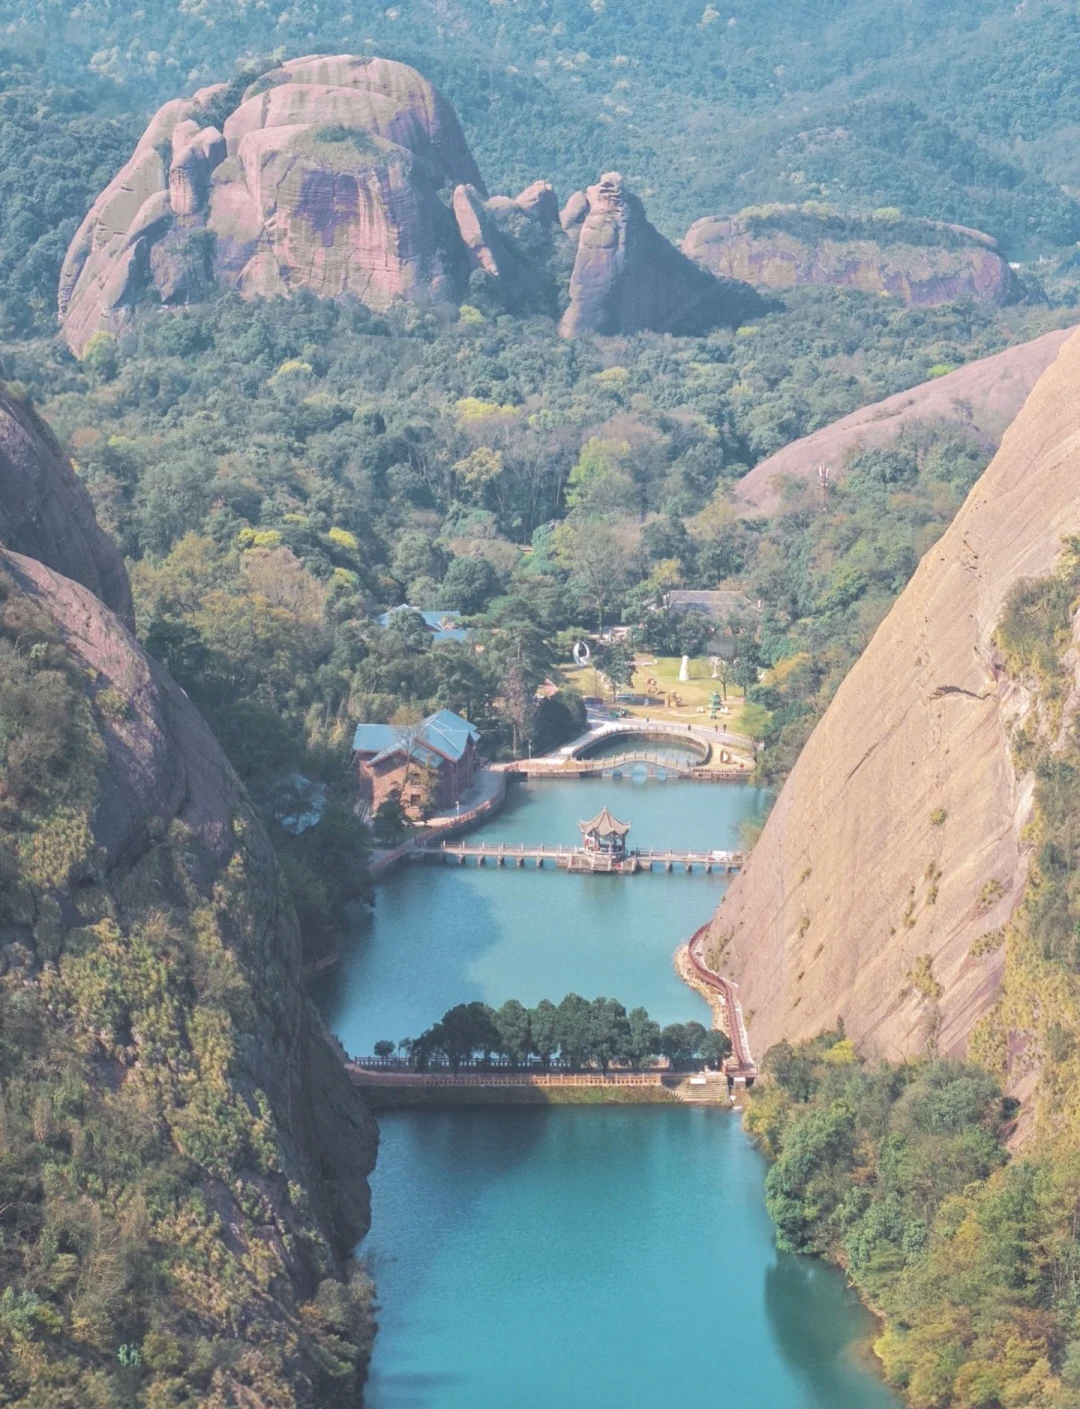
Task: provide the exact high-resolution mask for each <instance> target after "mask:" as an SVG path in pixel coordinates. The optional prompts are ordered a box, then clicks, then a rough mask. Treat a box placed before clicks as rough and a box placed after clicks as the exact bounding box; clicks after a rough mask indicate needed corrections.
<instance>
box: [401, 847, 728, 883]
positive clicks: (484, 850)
mask: <svg viewBox="0 0 1080 1409" xmlns="http://www.w3.org/2000/svg"><path fill="white" fill-rule="evenodd" d="M412 859H413V860H417V861H428V860H434V861H442V862H444V863H447V862H454V863H456V864H457V865H458V866H467V865H469V864H472V865H474V866H497V867H498V866H502V867H505V866H512V867H514V868H515V869H516V870H524V869H526V868H528V869H530V870H543V869H544V868H545V867H554V868H555V869H557V870H560V871H567V872H573V873H576V874H579V875H580V874H585V875H607V876H639V875H646V874H648V873H649V872H651V871H653V870H659V871H661V872H665V873H666V872H670V871H675V870H680V871H683V872H684V873H685V874H686V875H705V876H711V875H712V874H713V872H714V871H715V872H722V873H723V874H724V875H728V876H730V875H732V874H733V873H734V872H735V871H738V870H741V869H742V864H743V854H742V852H741V851H657V850H645V849H640V850H636V851H628V852H626V853H625V855H621V856H619V855H612V854H610V853H608V852H602V851H594V850H590V849H589V848H587V847H583V846H529V845H527V844H526V843H524V842H522V843H519V844H518V845H516V846H515V845H514V844H513V843H509V842H498V843H490V844H489V843H486V842H479V843H476V842H473V843H469V842H455V841H444V842H438V843H429V844H428V845H427V846H422V845H421V846H417V847H416V848H415V850H414V851H413V853H412Z"/></svg>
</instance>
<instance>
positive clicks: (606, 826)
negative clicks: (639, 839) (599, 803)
mask: <svg viewBox="0 0 1080 1409" xmlns="http://www.w3.org/2000/svg"><path fill="white" fill-rule="evenodd" d="M578 826H579V827H580V828H581V839H582V845H583V846H584V848H585V850H586V851H601V852H605V853H606V854H607V855H608V856H625V855H626V834H627V832H629V830H630V823H629V822H620V821H619V820H618V818H617V817H613V816H612V815H611V813H610V812H609V811H608V810H607V808H606V807H605V808H603V809H602V810H601V811H600V812H598V813H597V814H596V816H595V817H594V818H593V819H592V821H591V822H579V823H578Z"/></svg>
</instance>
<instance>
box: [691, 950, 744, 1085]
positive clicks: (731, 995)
mask: <svg viewBox="0 0 1080 1409" xmlns="http://www.w3.org/2000/svg"><path fill="white" fill-rule="evenodd" d="M708 932H709V926H708V925H707V924H705V925H701V926H700V928H698V929H696V930H695V931H694V933H693V934H692V935H691V936H690V940H689V943H688V944H687V946H686V953H687V957H688V958H689V960H690V967H691V968H692V969H693V970H694V973H695V974H696V975H697V977H698V978H699V979H700V980H701V982H702V983H703V984H705V986H706V987H707V988H711V989H713V990H714V991H715V992H716V993H719V994H720V996H721V997H722V998H723V1000H724V1007H725V1009H726V1010H727V1015H728V1027H729V1029H730V1031H729V1033H728V1036H729V1037H730V1038H731V1051H732V1055H733V1056H734V1057H735V1060H736V1062H737V1063H738V1065H739V1067H740V1068H741V1069H742V1070H743V1071H746V1072H756V1070H757V1068H756V1067H755V1066H754V1059H753V1057H752V1056H751V1055H750V1040H749V1038H748V1037H747V1035H746V1025H745V1023H744V1022H743V1016H742V1007H741V1005H740V1003H739V1000H738V997H737V988H738V985H737V984H735V983H733V982H732V981H731V979H729V978H724V977H723V975H722V974H718V973H716V972H715V970H713V969H710V968H709V967H708V965H707V964H706V963H705V962H704V960H702V959H701V958H700V957H699V956H698V953H697V949H698V946H699V945H700V944H701V943H702V941H703V940H704V938H705V936H706V935H707V934H708Z"/></svg>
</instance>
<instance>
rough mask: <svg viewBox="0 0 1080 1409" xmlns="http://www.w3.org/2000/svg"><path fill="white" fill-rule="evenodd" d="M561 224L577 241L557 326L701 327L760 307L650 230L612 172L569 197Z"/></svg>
mask: <svg viewBox="0 0 1080 1409" xmlns="http://www.w3.org/2000/svg"><path fill="white" fill-rule="evenodd" d="M562 226H563V229H564V230H565V231H566V232H567V233H568V234H570V235H572V236H573V237H574V238H576V240H577V255H576V258H575V260H574V271H573V274H572V275H571V279H570V306H569V308H568V309H567V310H566V312H565V313H564V314H563V317H562V322H561V323H560V324H559V330H560V332H561V333H562V334H563V335H564V336H566V337H574V336H576V335H578V334H581V333H601V334H614V333H637V332H641V331H642V330H644V329H651V330H652V331H654V332H665V333H682V334H693V333H702V332H705V331H707V330H708V329H709V328H713V327H715V326H716V325H717V324H718V323H723V322H727V323H734V322H737V321H739V319H740V318H741V317H745V316H748V315H749V314H751V313H753V312H754V311H755V310H756V309H757V308H760V300H759V299H758V298H757V297H756V296H755V295H754V294H753V292H752V290H751V289H749V288H748V286H747V285H745V284H740V283H737V282H736V281H735V280H733V279H728V278H714V277H711V276H710V275H709V274H707V273H703V272H702V270H700V269H699V268H698V267H697V266H696V265H695V264H694V263H693V262H692V261H691V260H689V259H687V258H686V256H685V255H683V254H681V253H680V252H679V251H678V250H677V249H676V248H675V246H674V245H672V244H669V243H668V241H667V240H665V239H664V237H663V236H662V235H661V234H660V233H659V231H657V230H655V229H654V228H653V227H652V226H651V225H650V224H649V222H648V220H647V219H646V217H645V208H644V206H643V205H642V203H641V201H640V200H639V199H638V198H637V196H635V195H633V193H632V192H631V191H629V190H628V189H627V188H626V185H625V184H624V182H623V179H622V176H621V175H620V174H619V173H618V172H617V171H609V172H608V173H607V174H606V175H604V176H601V178H600V180H599V181H598V182H597V184H596V185H595V186H590V187H589V188H588V190H587V191H584V192H581V191H579V192H577V193H575V195H573V196H571V198H570V200H569V202H568V203H567V207H566V209H565V211H564V212H563V216H562Z"/></svg>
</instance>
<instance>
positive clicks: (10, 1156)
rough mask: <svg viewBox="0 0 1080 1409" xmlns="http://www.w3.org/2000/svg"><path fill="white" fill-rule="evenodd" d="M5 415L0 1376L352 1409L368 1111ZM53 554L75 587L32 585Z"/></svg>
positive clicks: (54, 577)
mask: <svg viewBox="0 0 1080 1409" xmlns="http://www.w3.org/2000/svg"><path fill="white" fill-rule="evenodd" d="M4 416H5V417H6V420H4V421H2V422H0V426H3V428H4V431H5V440H4V456H3V457H0V495H2V498H0V523H2V524H3V526H4V539H5V543H6V545H7V546H6V547H4V548H2V549H0V721H2V723H0V1030H2V1031H3V1032H4V1034H5V1042H4V1043H3V1045H2V1051H0V1074H2V1078H3V1081H2V1085H3V1098H2V1100H0V1115H2V1117H3V1130H4V1153H5V1165H4V1169H5V1173H4V1181H5V1182H4V1208H5V1210H6V1220H5V1238H4V1241H3V1246H2V1249H0V1280H2V1282H3V1284H4V1286H5V1287H7V1288H9V1289H10V1296H11V1297H14V1298H15V1302H14V1303H13V1304H16V1305H18V1306H19V1307H23V1308H24V1309H26V1316H27V1317H29V1318H30V1319H29V1321H27V1322H26V1326H29V1325H31V1323H32V1324H33V1325H34V1326H38V1325H39V1324H40V1327H41V1328H45V1327H47V1334H46V1333H45V1332H44V1331H42V1333H41V1335H42V1338H41V1339H40V1341H39V1343H37V1344H36V1345H35V1353H34V1354H33V1355H28V1354H27V1353H26V1349H25V1341H26V1339H27V1336H28V1335H29V1336H32V1335H33V1334H36V1333H35V1332H30V1331H27V1329H26V1326H23V1323H22V1322H19V1323H18V1325H16V1324H15V1323H14V1322H12V1321H11V1320H10V1318H9V1319H8V1320H6V1321H5V1322H4V1323H3V1325H2V1326H0V1381H2V1382H3V1383H4V1385H5V1388H6V1389H7V1390H8V1392H9V1394H11V1395H13V1396H14V1397H16V1398H19V1397H20V1396H22V1395H28V1396H29V1397H30V1398H33V1397H34V1396H35V1394H38V1393H42V1392H44V1390H43V1386H44V1385H45V1384H46V1383H47V1384H48V1386H49V1389H48V1393H49V1395H51V1396H53V1397H55V1396H57V1395H59V1396H61V1397H62V1398H64V1400H65V1402H71V1403H90V1402H93V1401H94V1400H95V1399H97V1400H101V1401H102V1402H104V1400H105V1399H108V1402H110V1403H119V1402H127V1399H126V1397H125V1396H127V1395H128V1393H129V1391H130V1392H132V1393H133V1390H131V1384H134V1381H135V1380H137V1381H138V1385H139V1390H140V1394H145V1395H146V1396H147V1398H148V1400H149V1399H154V1398H155V1396H166V1397H167V1398H168V1399H169V1402H181V1400H184V1401H185V1402H186V1401H187V1400H188V1399H190V1400H191V1401H192V1402H200V1403H207V1404H210V1403H215V1404H217V1403H220V1404H226V1403H244V1404H252V1405H254V1404H264V1403H279V1402H285V1398H286V1397H287V1399H288V1402H289V1403H294V1404H297V1405H301V1404H303V1405H312V1406H314V1405H316V1404H318V1405H319V1406H320V1407H321V1406H324V1405H334V1404H344V1403H345V1402H346V1401H347V1402H349V1403H352V1402H354V1398H353V1396H355V1394H356V1392H357V1386H358V1383H359V1381H360V1379H361V1378H362V1376H363V1373H364V1368H365V1365H366V1355H367V1346H368V1344H369V1342H370V1334H371V1324H370V1296H369V1294H368V1291H367V1289H366V1288H365V1286H364V1285H362V1284H360V1283H355V1282H354V1283H350V1282H349V1278H348V1275H347V1271H346V1267H345V1261H344V1260H345V1257H346V1255H347V1253H348V1252H349V1251H350V1249H351V1248H352V1246H353V1245H354V1244H355V1242H356V1241H357V1240H358V1239H359V1238H360V1237H361V1236H362V1235H363V1233H364V1232H365V1231H366V1229H367V1225H368V1191H367V1183H366V1177H365V1176H366V1174H367V1173H368V1171H369V1170H370V1169H371V1167H372V1165H373V1163H374V1158H375V1150H376V1142H377V1136H376V1130H375V1126H374V1123H373V1121H372V1119H371V1117H370V1115H369V1114H368V1112H367V1110H366V1108H365V1107H364V1106H363V1104H362V1102H361V1100H360V1099H359V1097H358V1095H357V1094H356V1092H355V1091H354V1089H353V1088H352V1087H351V1085H350V1084H349V1082H348V1080H347V1077H346V1075H345V1072H344V1070H343V1068H342V1065H341V1063H340V1061H339V1060H338V1058H337V1056H336V1055H335V1054H334V1052H333V1050H332V1048H331V1046H330V1043H329V1041H328V1040H327V1038H326V1037H325V1036H324V1034H323V1031H322V1029H321V1027H320V1025H319V1021H318V1019H317V1017H316V1015H315V1012H314V1009H313V1008H312V1007H311V1005H310V1003H309V1001H308V999H307V997H306V994H305V989H304V985H303V980H302V974H301V949H300V937H299V934H298V929H297V922H296V916H295V913H294V911H293V907H292V903H291V901H290V900H289V897H288V894H287V892H286V891H285V889H284V885H283V882H282V880H281V877H280V874H279V872H278V869H277V863H276V860H275V856H274V853H273V850H272V848H271V846H270V843H269V840H268V838H267V836H266V834H265V832H264V831H263V828H262V826H261V823H260V822H259V820H258V818H257V816H256V815H255V813H254V811H253V809H252V806H251V804H250V802H249V800H248V799H247V797H246V794H245V793H244V790H243V788H242V786H241V785H240V783H239V781H238V780H237V778H236V776H235V774H234V773H233V771H232V769H231V767H230V766H229V764H228V763H227V762H226V760H225V757H224V755H223V754H222V752H221V749H220V747H219V746H218V744H217V742H216V740H215V739H214V738H213V736H212V735H211V733H210V731H209V729H208V728H207V726H206V724H205V723H204V722H203V720H202V719H201V718H200V716H199V715H198V714H197V712H196V711H195V709H194V708H193V706H192V705H191V703H190V702H189V700H188V698H187V696H186V695H185V694H184V693H183V691H182V690H180V689H179V688H178V687H177V686H176V685H175V684H174V683H173V682H172V680H171V679H169V677H168V676H167V675H166V673H165V672H164V671H163V670H162V669H161V667H159V666H158V665H157V664H156V663H155V662H154V661H152V660H151V659H150V658H149V657H148V656H147V655H146V654H145V653H144V652H143V651H142V649H141V648H140V646H139V645H138V643H137V642H136V640H135V639H134V637H133V636H132V635H131V633H130V632H129V630H128V629H127V627H126V626H125V625H124V623H123V622H122V621H121V620H120V618H119V617H118V616H117V615H116V614H115V613H114V612H113V611H111V610H110V609H109V607H107V606H106V605H105V604H104V603H103V601H102V600H100V599H99V598H98V597H97V596H95V595H94V593H93V592H92V591H91V590H90V588H89V586H88V585H86V581H85V580H86V579H91V580H94V582H95V585H99V586H100V587H101V589H102V591H103V592H106V593H108V595H109V596H110V597H111V598H112V599H113V601H114V602H115V603H116V605H118V606H119V607H121V608H122V609H124V610H125V611H126V612H130V604H131V598H130V590H129V587H128V584H127V580H126V577H125V576H124V573H123V567H122V565H121V564H120V563H119V559H118V558H116V557H115V554H114V553H113V554H112V555H111V556H110V554H109V552H107V551H106V550H105V543H104V540H103V537H99V536H96V535H95V530H96V524H95V523H94V521H93V516H92V514H90V515H89V516H87V515H86V513H85V512H84V510H85V504H84V495H83V492H82V491H81V489H80V487H79V485H78V482H77V481H76V480H75V477H74V475H73V474H72V472H71V470H70V467H69V466H67V465H66V464H65V463H64V462H63V461H62V459H61V457H59V453H58V451H57V448H56V446H55V442H54V441H53V440H52V437H51V436H50V435H49V434H48V432H47V430H46V429H45V428H44V427H43V426H41V424H40V423H38V422H37V421H36V420H35V419H34V418H33V417H32V416H31V414H30V413H29V412H28V411H26V410H25V408H20V407H18V406H17V405H14V404H6V405H5V407H4ZM35 504H38V505H44V506H45V510H44V512H43V514H41V515H37V514H36V513H35V512H33V511H32V506H33V505H35ZM28 506H31V507H28ZM65 510H66V511H68V513H69V517H70V521H69V522H68V524H67V529H68V532H67V533H66V534H65V533H64V532H62V531H61V530H62V529H63V528H64V516H65ZM23 550H33V551H34V552H35V553H40V554H41V558H40V559H39V558H37V557H32V556H27V555H26V553H25V551H23ZM80 554H85V562H83V563H82V564H81V567H82V569H83V571H82V573H81V576H82V577H83V579H84V581H83V582H79V581H75V580H73V579H72V577H68V576H65V575H63V574H62V573H61V571H60V570H59V569H60V568H61V567H67V568H69V569H71V570H72V571H73V572H74V571H76V570H77V569H78V568H79V567H80V563H79V561H78V559H79V556H80ZM7 1295H8V1293H5V1296H7ZM13 1326H14V1327H15V1329H14V1330H13V1329H12V1327H13ZM19 1326H23V1329H22V1330H19ZM121 1345H124V1346H137V1347H140V1349H139V1358H138V1360H137V1361H136V1360H133V1359H131V1358H130V1354H129V1355H128V1358H127V1359H125V1358H124V1357H123V1355H121V1352H120V1351H119V1349H118V1347H120V1346H121ZM20 1347H21V1348H20ZM125 1354H127V1352H125ZM133 1365H137V1366H138V1374H137V1375H135V1377H134V1379H132V1374H133V1373H134V1372H132V1373H131V1374H129V1373H128V1372H129V1370H131V1367H132V1366H133ZM125 1366H126V1367H127V1369H125V1368H124V1367H125ZM125 1375H127V1379H126V1380H125V1379H124V1376H125ZM118 1377H119V1378H118ZM114 1381H115V1383H114ZM121 1381H123V1383H121ZM129 1381H130V1382H131V1384H129ZM125 1384H128V1389H127V1390H125V1388H124V1385H125ZM162 1402H164V1400H163V1401H162Z"/></svg>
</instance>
